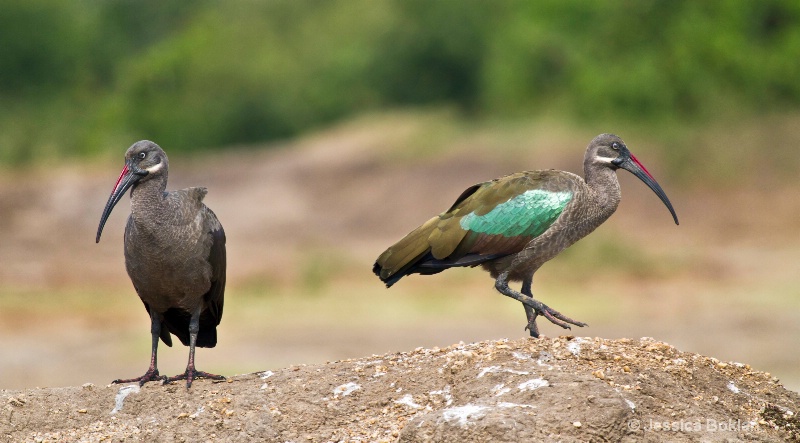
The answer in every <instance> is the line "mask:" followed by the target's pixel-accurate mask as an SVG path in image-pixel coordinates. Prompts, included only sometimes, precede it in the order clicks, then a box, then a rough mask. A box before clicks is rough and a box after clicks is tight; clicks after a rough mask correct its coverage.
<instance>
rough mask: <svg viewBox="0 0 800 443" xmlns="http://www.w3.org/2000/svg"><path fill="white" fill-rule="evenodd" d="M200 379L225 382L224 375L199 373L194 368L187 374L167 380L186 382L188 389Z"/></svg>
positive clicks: (188, 370) (187, 371) (187, 369)
mask: <svg viewBox="0 0 800 443" xmlns="http://www.w3.org/2000/svg"><path fill="white" fill-rule="evenodd" d="M198 378H208V379H211V380H225V376H223V375H216V374H210V373H208V372H203V371H198V370H196V369H194V368H186V372H184V373H183V374H180V375H176V376H174V377H169V378H167V379H166V382H167V383H169V382H173V381H178V380H186V389H189V388H191V387H192V382H193V381H194V380H196V379H198Z"/></svg>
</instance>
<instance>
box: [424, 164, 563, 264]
mask: <svg viewBox="0 0 800 443" xmlns="http://www.w3.org/2000/svg"><path fill="white" fill-rule="evenodd" d="M557 178H558V175H557V173H556V172H555V171H532V172H521V173H517V174H512V175H508V176H505V177H502V178H499V179H496V180H492V181H489V182H485V183H481V184H478V185H475V186H473V187H471V188H470V189H468V190H467V191H469V192H468V193H467V192H465V193H464V194H462V196H461V197H459V199H458V200H456V203H455V204H453V206H452V207H451V208H450V209H449V210H448V211H447V212H444V213H443V214H441V215H439V220H438V222H437V223H436V227H435V229H434V230H433V232H432V233H431V235H430V237H429V238H428V242H429V244H430V247H431V253H432V255H433V257H434V258H436V259H444V258H450V259H458V258H460V257H462V256H464V255H466V254H479V255H508V254H514V253H517V252H519V251H521V250H522V249H523V248H524V247H525V246H526V245H527V244H528V243H529V242H530V241H531V240H532V239H533V238H536V237H538V236H539V235H541V234H542V233H543V232H545V231H546V230H547V229H548V228H549V227H550V226H551V225H552V224H553V222H555V221H556V219H558V217H559V215H561V212H562V211H563V210H564V208H565V207H566V205H567V204H568V203H569V202H570V200H571V199H572V195H573V191H572V189H571V188H570V187H568V186H563V183H561V182H562V181H561V180H556V179H557Z"/></svg>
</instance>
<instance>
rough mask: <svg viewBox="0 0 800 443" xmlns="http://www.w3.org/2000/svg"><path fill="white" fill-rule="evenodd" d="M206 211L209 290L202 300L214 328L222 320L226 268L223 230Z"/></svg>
mask: <svg viewBox="0 0 800 443" xmlns="http://www.w3.org/2000/svg"><path fill="white" fill-rule="evenodd" d="M206 211H208V212H207V213H208V220H209V223H208V226H209V235H210V236H211V250H210V252H209V256H208V262H209V263H210V264H211V288H209V290H208V292H207V293H206V294H205V296H204V300H205V302H206V304H207V306H208V312H209V314H210V315H211V316H212V318H213V322H214V325H215V326H216V325H218V324H219V322H220V321H221V320H222V307H223V304H224V302H225V270H226V266H227V262H226V255H225V230H224V229H222V224H220V222H219V220H218V219H217V216H216V215H215V214H214V212H213V211H211V209H208V208H206Z"/></svg>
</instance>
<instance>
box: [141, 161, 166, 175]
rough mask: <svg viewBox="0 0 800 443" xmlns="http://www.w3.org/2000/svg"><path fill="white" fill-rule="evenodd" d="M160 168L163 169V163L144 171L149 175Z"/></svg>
mask: <svg viewBox="0 0 800 443" xmlns="http://www.w3.org/2000/svg"><path fill="white" fill-rule="evenodd" d="M162 167H164V162H163V161H162V162H160V163H159V164H157V165H154V166H150V167H149V168H147V169H145V171H147V172H149V173H150V174H154V173H156V172H157V171H159V170H160V169H161V168H162Z"/></svg>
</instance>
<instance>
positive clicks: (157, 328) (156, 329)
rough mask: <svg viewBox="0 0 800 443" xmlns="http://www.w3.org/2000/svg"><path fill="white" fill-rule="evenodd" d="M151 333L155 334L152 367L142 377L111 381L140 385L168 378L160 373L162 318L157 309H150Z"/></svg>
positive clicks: (151, 359) (151, 356)
mask: <svg viewBox="0 0 800 443" xmlns="http://www.w3.org/2000/svg"><path fill="white" fill-rule="evenodd" d="M150 334H151V335H152V336H153V347H152V351H151V353H150V368H149V369H148V370H147V372H145V373H144V375H143V376H141V377H136V378H129V379H125V380H122V379H117V380H114V381H112V382H111V383H133V382H137V383H139V386H144V384H145V383H147V382H149V381H158V380H161V381H162V382H163V381H164V380H166V379H167V377H166V376H160V375H158V361H157V359H158V337H159V336H160V335H161V319H159V318H158V313H157V312H156V311H155V309H151V310H150Z"/></svg>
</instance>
